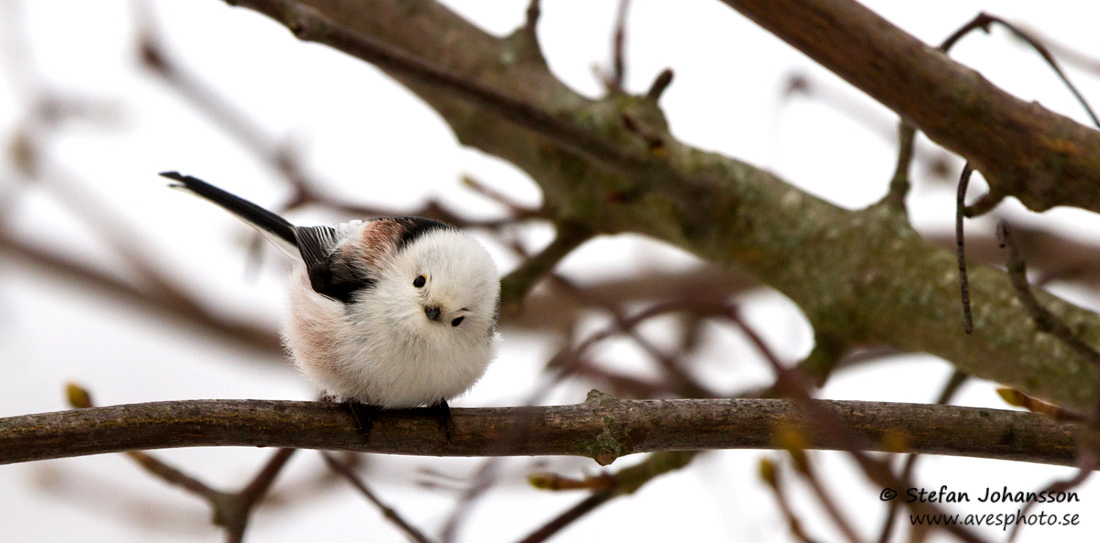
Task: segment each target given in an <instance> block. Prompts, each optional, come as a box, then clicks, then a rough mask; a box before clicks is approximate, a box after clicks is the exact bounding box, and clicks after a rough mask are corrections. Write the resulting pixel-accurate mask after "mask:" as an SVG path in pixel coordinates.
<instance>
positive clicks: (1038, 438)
mask: <svg viewBox="0 0 1100 543" xmlns="http://www.w3.org/2000/svg"><path fill="white" fill-rule="evenodd" d="M820 405H822V406H824V407H826V408H828V409H831V410H833V411H834V412H835V413H836V414H838V415H839V416H840V418H841V419H842V420H843V421H844V422H845V423H846V424H847V426H848V427H849V428H850V429H851V431H852V433H853V434H854V435H855V436H856V437H857V439H858V440H859V442H858V443H855V444H852V443H842V444H838V443H833V442H831V439H830V438H829V435H831V434H829V433H828V431H827V429H825V428H823V427H822V425H821V424H812V423H809V422H806V421H804V420H803V418H802V416H801V415H800V410H799V409H798V408H797V406H795V405H794V404H792V403H791V402H789V401H785V400H645V401H643V400H616V399H614V398H610V397H608V396H605V395H602V394H598V393H595V394H591V395H590V396H589V400H588V401H587V402H585V403H583V404H577V405H566V406H556V407H508V408H494V409H454V410H452V412H451V413H452V417H453V418H452V422H453V426H452V428H451V441H450V442H449V443H448V442H447V440H446V438H445V437H444V435H443V432H442V431H441V430H440V429H439V423H438V420H437V419H436V418H435V415H434V413H432V412H430V411H427V410H423V409H421V410H394V411H383V412H381V413H379V414H378V415H376V417H375V419H374V427H373V428H372V430H371V433H370V437H369V439H368V440H366V441H364V439H363V436H362V435H361V434H360V433H359V431H358V430H357V428H356V426H355V422H354V418H353V417H352V415H351V412H350V411H348V410H347V408H346V407H344V406H342V405H341V404H334V403H316V402H279V401H260V400H192V401H178V402H156V403H145V404H131V405H120V406H112V407H94V408H88V409H80V410H76V411H62V412H57V413H44V414H36V415H24V416H18V417H10V418H5V419H0V464H8V463H13V462H26V461H31V460H44V459H49V458H61V457H69V456H80V455H88V454H99V453H108V452H119V451H124V450H131V449H158V448H170V447H197V446H214V445H220V446H226V445H234V446H248V447H291V448H302V449H326V450H348V451H364V452H379V453H391V454H416V455H434V456H501V455H574V456H587V457H590V458H593V459H595V460H596V461H597V462H599V463H601V464H609V463H611V462H612V461H614V460H615V459H616V458H618V457H620V456H623V455H627V454H631V453H641V452H652V451H666V450H702V449H767V448H775V447H776V446H777V442H776V440H775V439H774V437H773V436H774V435H775V433H776V431H777V430H783V431H784V432H789V431H790V430H791V429H792V428H794V429H795V431H800V432H803V433H804V439H802V440H800V441H803V442H804V443H805V446H806V447H807V448H814V449H838V448H846V447H851V446H853V445H854V446H855V447H857V448H859V449H864V450H871V451H890V452H906V451H907V452H915V453H928V454H946V455H956V456H976V457H982V458H999V459H1005V460H1020V461H1027V462H1041V463H1048V464H1065V465H1072V464H1073V462H1074V458H1075V449H1076V440H1077V436H1078V434H1079V432H1080V426H1079V425H1076V424H1068V423H1058V422H1055V421H1053V420H1051V419H1050V418H1047V417H1043V416H1041V415H1036V414H1032V413H1022V412H1017V411H1003V410H993V409H976V408H966V407H951V406H937V405H922V404H894V403H876V402H840V401H822V402H820ZM788 435H789V434H788ZM788 441H789V438H788ZM899 445H901V446H900V447H899Z"/></svg>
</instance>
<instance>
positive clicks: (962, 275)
mask: <svg viewBox="0 0 1100 543" xmlns="http://www.w3.org/2000/svg"><path fill="white" fill-rule="evenodd" d="M972 173H974V170H973V168H971V167H970V163H969V162H967V163H966V164H964V165H963V169H962V174H960V175H959V189H958V196H957V198H956V200H955V246H956V252H955V255H956V258H957V259H958V263H959V292H960V294H961V300H962V308H963V331H965V332H966V333H967V334H971V333H973V332H974V316H973V314H972V313H971V311H970V286H969V284H968V281H967V277H966V236H965V235H964V234H963V210H964V209H965V208H966V188H967V187H968V186H970V175H971V174H972Z"/></svg>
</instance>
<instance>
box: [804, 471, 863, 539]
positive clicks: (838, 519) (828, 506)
mask: <svg viewBox="0 0 1100 543" xmlns="http://www.w3.org/2000/svg"><path fill="white" fill-rule="evenodd" d="M791 454H792V456H794V458H795V462H794V465H795V469H797V470H798V472H799V473H800V474H802V478H803V479H805V480H806V482H807V483H808V484H809V485H810V489H811V490H812V491H813V493H814V495H815V496H817V503H818V504H819V505H821V507H822V508H823V509H825V513H826V514H828V515H829V518H830V519H832V521H833V524H835V525H836V527H837V528H838V529H839V530H840V533H842V534H844V537H845V538H846V539H847V540H848V541H849V543H859V542H860V541H862V538H860V537H859V534H858V533H857V532H856V529H855V528H854V527H853V526H852V523H851V521H850V520H849V519H848V518H847V517H846V516H845V515H844V513H843V512H842V511H841V510H840V507H839V506H838V505H837V503H836V500H835V499H833V497H832V496H831V495H830V494H829V492H828V490H826V489H825V485H823V484H822V483H821V478H820V477H818V475H817V471H816V470H815V469H814V466H813V462H812V461H810V456H809V455H808V454H806V451H802V450H799V451H791Z"/></svg>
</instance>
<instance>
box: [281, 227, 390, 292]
mask: <svg viewBox="0 0 1100 543" xmlns="http://www.w3.org/2000/svg"><path fill="white" fill-rule="evenodd" d="M294 235H295V241H296V243H297V245H298V251H299V252H300V253H301V254H302V261H304V262H305V264H306V273H307V274H308V275H309V284H310V286H312V287H313V290H314V291H315V292H317V293H318V294H321V295H323V296H328V297H329V298H332V299H334V300H339V301H341V302H344V303H345V304H346V303H348V302H350V301H351V297H352V294H354V293H355V292H356V291H358V290H361V289H364V288H367V287H370V286H371V285H373V284H374V280H373V279H371V278H370V277H367V275H366V273H365V272H366V270H363V269H361V268H362V263H359V266H356V265H355V264H356V263H355V262H353V258H354V257H353V255H351V254H349V253H348V252H345V251H340V250H339V242H340V240H339V237H338V235H337V232H336V229H335V228H333V227H331V226H299V227H295V228H294Z"/></svg>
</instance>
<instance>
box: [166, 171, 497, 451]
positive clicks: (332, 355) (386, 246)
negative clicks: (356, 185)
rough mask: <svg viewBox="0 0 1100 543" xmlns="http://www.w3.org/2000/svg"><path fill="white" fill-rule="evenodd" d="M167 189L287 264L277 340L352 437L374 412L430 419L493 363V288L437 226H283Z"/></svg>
mask: <svg viewBox="0 0 1100 543" xmlns="http://www.w3.org/2000/svg"><path fill="white" fill-rule="evenodd" d="M161 175H162V176H164V177H167V178H169V179H173V180H175V181H177V182H178V183H174V184H172V185H171V186H172V187H175V188H180V189H183V190H186V191H188V192H191V193H193V194H195V195H197V196H200V197H202V198H205V199H207V200H209V201H211V202H213V203H215V204H217V205H219V206H221V207H223V208H225V209H226V210H227V211H229V212H230V213H232V214H234V215H236V216H237V217H238V218H240V219H241V220H243V221H244V222H246V223H248V224H249V225H250V226H252V227H253V228H255V229H256V230H258V231H259V232H260V233H261V234H263V235H264V237H266V238H267V239H268V240H270V241H271V242H272V243H274V244H275V246H276V247H278V248H279V249H280V250H282V252H284V253H286V254H287V255H288V256H290V257H291V258H293V259H295V260H296V261H297V263H296V265H295V268H294V272H293V277H292V282H291V285H290V289H289V296H290V315H289V318H288V319H287V320H286V323H285V325H284V328H283V338H284V342H285V343H286V346H287V348H288V349H289V351H290V353H291V355H292V356H293V358H294V361H295V363H296V364H297V365H298V367H299V368H300V369H301V371H302V372H303V373H305V374H306V376H308V377H309V378H310V380H312V381H313V382H314V383H315V384H316V385H317V386H318V387H320V388H321V389H322V390H323V391H324V392H325V393H326V394H327V395H330V396H334V397H335V398H336V399H338V400H341V401H347V402H349V405H350V406H351V407H352V411H353V413H354V414H355V416H356V419H357V420H358V421H359V424H360V426H361V428H362V430H363V431H364V432H369V431H370V426H371V421H370V414H371V412H372V410H373V409H375V408H408V407H417V406H422V405H428V406H432V407H436V408H438V410H437V412H436V413H437V416H438V417H440V424H441V425H443V426H444V427H445V429H447V430H448V437H449V414H450V413H449V408H448V407H447V400H449V399H451V398H454V397H455V396H457V395H459V394H462V393H463V392H465V391H466V390H467V389H469V388H470V387H471V386H473V384H474V383H475V382H477V380H478V379H479V378H481V375H482V374H483V373H484V372H485V368H486V367H487V366H488V365H489V362H490V361H491V360H492V359H493V356H494V354H495V343H496V337H497V333H496V322H497V315H498V312H499V300H500V281H499V279H498V276H497V270H496V266H494V265H493V260H492V258H491V257H490V256H489V253H488V252H487V251H486V250H485V248H484V247H482V246H481V244H479V243H478V242H477V241H476V240H475V239H474V238H472V237H470V236H469V235H467V234H465V233H463V232H462V231H460V230H458V229H456V228H454V227H453V226H450V225H448V224H445V223H442V222H439V221H434V220H431V219H423V218H419V217H395V218H382V219H374V220H369V221H351V222H348V223H344V224H338V225H336V226H294V225H292V224H290V223H289V222H287V221H286V220H285V219H283V218H282V217H280V216H278V215H276V214H274V213H272V212H270V211H268V210H266V209H263V208H261V207H260V206H257V205H256V204H253V203H252V202H249V201H246V200H244V199H241V198H239V197H237V196H234V195H233V194H230V193H228V192H226V191H224V190H221V189H219V188H217V187H215V186H213V185H210V184H209V183H206V182H204V181H202V180H199V179H196V178H194V177H191V176H185V175H180V174H179V173H176V172H164V173H162V174H161Z"/></svg>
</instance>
